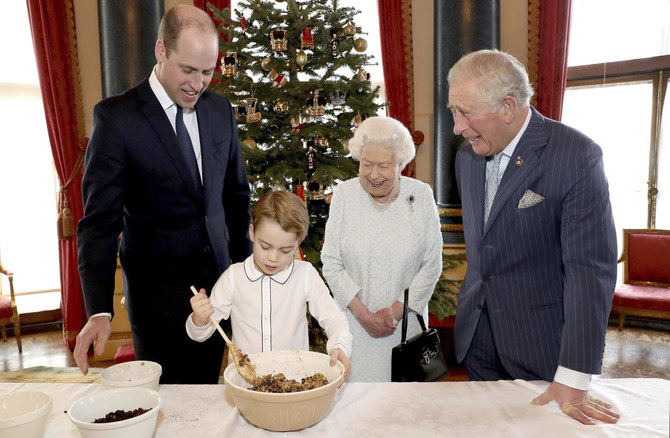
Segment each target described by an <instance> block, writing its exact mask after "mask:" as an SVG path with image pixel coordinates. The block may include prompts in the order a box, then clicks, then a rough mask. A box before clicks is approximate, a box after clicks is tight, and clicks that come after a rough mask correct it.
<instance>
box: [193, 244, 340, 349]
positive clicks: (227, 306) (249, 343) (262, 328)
mask: <svg viewBox="0 0 670 438" xmlns="http://www.w3.org/2000/svg"><path fill="white" fill-rule="evenodd" d="M210 301H211V303H212V306H213V307H214V315H213V316H214V318H215V319H216V320H217V321H218V320H221V319H227V318H228V317H230V321H231V326H232V329H233V338H232V341H233V342H234V343H235V345H236V346H237V347H238V348H239V349H240V350H242V351H243V352H244V353H245V354H253V353H259V352H263V351H278V350H309V336H308V327H307V316H306V311H307V304H309V311H310V313H311V314H312V316H314V318H316V319H317V320H318V321H319V325H321V327H323V328H324V329H325V331H326V334H327V335H328V343H327V344H326V350H327V351H328V353H330V351H331V350H332V349H333V348H340V349H341V350H342V351H344V354H346V355H347V357H350V356H351V343H352V336H351V333H350V332H349V323H348V322H347V318H346V316H345V315H344V313H343V312H342V311H341V310H340V308H339V307H338V306H337V304H336V303H335V300H333V298H332V297H331V296H330V292H329V291H328V288H327V287H326V285H325V283H324V282H323V280H322V279H321V277H320V276H319V273H318V272H317V270H316V269H315V268H314V266H312V264H311V263H309V262H304V261H302V260H294V261H293V262H292V263H291V264H290V265H289V266H288V267H287V268H286V269H284V270H283V271H281V272H278V273H277V274H275V275H273V276H268V275H265V274H264V273H263V272H262V271H260V270H259V269H258V268H257V267H256V265H255V264H254V261H253V255H251V256H249V257H248V258H247V259H246V260H245V261H244V262H241V263H235V264H233V265H231V266H230V267H229V268H228V269H227V270H226V271H225V272H224V273H223V274H222V275H221V277H219V280H218V281H217V282H216V284H215V285H214V288H213V289H212V293H211V297H210ZM192 315H193V314H191V315H189V317H188V318H187V320H186V332H187V333H188V335H189V336H190V337H191V339H193V340H196V341H204V340H205V339H208V338H209V337H210V336H212V334H213V333H214V331H215V330H216V329H215V327H214V325H213V324H212V323H208V324H207V325H205V326H203V327H198V326H196V325H195V324H194V323H193V319H192V317H191V316H192Z"/></svg>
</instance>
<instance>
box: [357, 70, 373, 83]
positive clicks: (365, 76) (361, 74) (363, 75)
mask: <svg viewBox="0 0 670 438" xmlns="http://www.w3.org/2000/svg"><path fill="white" fill-rule="evenodd" d="M356 79H358V80H359V81H369V80H370V73H368V72H366V71H365V70H363V69H361V70H358V73H356Z"/></svg>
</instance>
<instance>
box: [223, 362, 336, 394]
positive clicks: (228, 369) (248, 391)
mask: <svg viewBox="0 0 670 438" xmlns="http://www.w3.org/2000/svg"><path fill="white" fill-rule="evenodd" d="M261 354H263V355H267V354H273V355H276V356H282V355H299V354H303V355H304V354H307V355H311V356H317V355H318V356H319V357H324V358H328V360H330V356H329V355H327V354H324V353H320V352H318V351H311V350H277V351H268V352H265V353H253V354H250V355H249V359H250V360H251V362H252V363H253V360H254V357H255V356H258V355H261ZM334 367H335V368H337V370H338V372H339V374H338V375H337V378H336V379H335V380H333V381H332V382H328V384H326V385H324V386H320V387H318V388H313V389H308V390H306V391H297V392H284V393H281V392H262V391H254V390H252V389H251V385H249V384H248V383H246V382H245V383H244V384H245V386H240V385H238V384H236V383H235V382H233V381H232V380H230V379H229V378H228V377H229V376H230V375H231V374H233V371H232V370H233V369H234V370H235V371H234V374H238V375H239V373H238V372H237V368H236V367H235V364H234V363H231V364H228V366H227V367H226V369H225V370H224V372H223V380H224V382H225V384H226V385H230V387H232V388H234V389H236V390H237V392H238V395H240V396H243V397H244V396H247V395H248V396H252V395H253V397H255V398H258V399H259V400H262V401H265V399H271V400H272V401H273V402H277V403H282V402H290V401H293V400H288V399H289V398H291V399H292V398H295V397H296V394H309V396H308V395H305V396H306V397H310V398H311V396H314V397H316V396H318V395H319V394H320V393H321V392H326V391H330V390H331V389H332V388H333V386H334V387H335V390H337V388H338V387H339V386H340V384H341V383H342V381H343V380H344V364H342V362H340V361H337V363H336V364H335V366H334ZM234 374H233V375H234ZM283 399H286V400H283Z"/></svg>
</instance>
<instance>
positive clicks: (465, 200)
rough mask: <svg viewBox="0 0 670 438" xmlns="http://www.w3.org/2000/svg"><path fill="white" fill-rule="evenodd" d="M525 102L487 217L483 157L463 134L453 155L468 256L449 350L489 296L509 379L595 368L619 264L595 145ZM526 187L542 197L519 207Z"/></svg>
mask: <svg viewBox="0 0 670 438" xmlns="http://www.w3.org/2000/svg"><path fill="white" fill-rule="evenodd" d="M531 111H532V116H531V120H530V123H529V125H528V127H527V129H526V131H525V133H524V134H523V136H522V137H521V139H520V141H519V143H518V145H517V146H516V149H515V151H514V156H513V157H512V158H511V160H510V162H509V164H508V166H507V168H506V170H505V173H504V175H503V177H502V180H501V182H500V185H499V187H498V191H497V194H496V197H495V200H494V203H493V205H492V207H491V212H490V217H489V221H488V222H487V224H486V226H484V224H483V220H484V191H485V172H486V163H485V158H484V157H483V156H479V155H476V154H475V153H474V152H473V150H472V146H471V145H470V144H469V143H466V144H464V145H462V146H461V148H460V149H459V151H458V153H457V156H456V177H457V182H458V187H459V191H460V195H461V200H462V204H463V223H464V228H465V244H466V251H467V261H468V266H467V273H466V276H465V281H464V282H463V285H462V287H461V289H460V293H459V300H458V310H457V313H456V325H455V349H456V356H457V359H458V360H459V361H462V360H463V358H464V357H465V355H466V353H467V351H468V348H469V346H470V343H471V341H472V337H473V334H474V330H475V327H476V325H477V323H478V321H479V316H480V313H481V309H482V306H483V304H484V303H485V302H486V305H487V309H488V312H489V316H490V320H491V326H492V330H493V336H494V340H495V343H496V347H497V350H498V353H499V355H500V358H501V360H502V363H503V365H504V367H505V369H506V371H507V372H508V373H510V374H511V375H512V376H513V377H514V378H521V379H533V378H534V379H537V378H541V379H543V380H548V381H552V380H553V377H554V373H555V371H556V367H557V366H558V365H562V366H565V367H567V368H570V369H573V370H576V371H581V372H585V373H592V374H597V373H599V372H600V368H601V362H602V355H603V350H604V344H605V332H606V328H607V319H608V315H609V311H610V307H611V303H612V296H613V293H614V286H615V282H616V264H617V250H616V231H615V228H614V220H613V217H612V213H611V207H610V202H609V192H608V184H607V180H606V178H605V174H604V170H603V161H602V152H601V149H600V147H599V146H598V145H597V144H595V143H594V142H593V141H592V140H590V139H589V138H587V137H586V136H584V135H583V134H582V133H580V132H578V131H576V130H574V129H572V128H569V127H567V126H565V125H563V124H561V123H558V122H556V121H554V120H550V119H547V118H545V117H543V116H542V115H541V114H540V113H538V112H537V111H536V110H535V109H534V108H531ZM517 157H520V158H517ZM526 190H532V191H533V192H535V193H537V194H539V195H541V196H543V197H544V200H543V201H542V202H540V203H538V204H536V205H534V206H532V207H529V208H519V201H520V200H521V198H522V197H523V196H524V193H525V192H526Z"/></svg>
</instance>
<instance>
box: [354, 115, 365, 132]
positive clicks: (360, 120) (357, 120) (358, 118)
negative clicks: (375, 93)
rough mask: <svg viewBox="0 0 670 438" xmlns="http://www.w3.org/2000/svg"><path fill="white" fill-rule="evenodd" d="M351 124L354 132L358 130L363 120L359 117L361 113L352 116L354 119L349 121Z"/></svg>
mask: <svg viewBox="0 0 670 438" xmlns="http://www.w3.org/2000/svg"><path fill="white" fill-rule="evenodd" d="M351 123H353V125H354V131H356V129H358V126H359V125H360V124H361V123H363V118H362V117H361V113H360V112H359V113H358V114H356V115H355V116H354V118H353V119H352V120H351Z"/></svg>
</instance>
